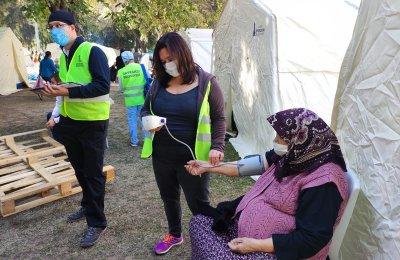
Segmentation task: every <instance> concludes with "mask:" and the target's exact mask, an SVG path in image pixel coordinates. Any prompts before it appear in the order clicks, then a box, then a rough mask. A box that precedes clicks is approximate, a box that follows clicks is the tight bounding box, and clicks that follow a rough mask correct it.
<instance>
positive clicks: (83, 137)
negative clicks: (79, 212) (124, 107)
mask: <svg viewBox="0 0 400 260" xmlns="http://www.w3.org/2000/svg"><path fill="white" fill-rule="evenodd" d="M107 128H108V120H101V121H78V120H73V119H70V118H67V117H63V116H61V117H60V123H59V133H60V137H61V140H62V143H63V144H64V146H65V148H66V150H67V154H68V158H69V160H70V162H71V164H72V167H74V170H75V175H76V178H77V179H78V182H79V185H81V187H82V202H81V205H82V207H84V208H85V209H86V221H87V224H88V225H89V226H91V227H106V226H107V220H106V217H105V215H104V195H105V183H106V177H105V176H104V174H103V160H104V150H105V147H106V137H107Z"/></svg>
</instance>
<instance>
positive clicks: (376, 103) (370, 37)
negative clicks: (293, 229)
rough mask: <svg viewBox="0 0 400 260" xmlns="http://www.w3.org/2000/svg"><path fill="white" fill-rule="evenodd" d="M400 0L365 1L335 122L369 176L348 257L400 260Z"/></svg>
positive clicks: (356, 165)
mask: <svg viewBox="0 0 400 260" xmlns="http://www.w3.org/2000/svg"><path fill="white" fill-rule="evenodd" d="M399 68H400V2H399V1H398V0H363V1H362V3H361V6H360V12H359V15H358V18H357V22H356V26H355V29H354V34H353V38H352V40H351V43H350V46H349V48H348V50H347V53H346V56H345V59H344V62H343V65H342V69H341V72H340V79H339V84H338V90H337V94H336V98H335V107H334V111H333V115H332V128H333V129H334V130H335V131H336V134H337V136H338V138H339V141H340V144H341V146H342V148H343V153H344V157H345V158H346V161H347V166H348V167H349V168H351V169H352V170H353V171H354V172H356V173H357V174H358V176H359V178H360V181H361V193H360V196H359V197H358V201H357V204H356V207H355V209H354V212H353V216H352V219H351V221H350V224H349V228H348V230H347V233H346V236H345V239H344V243H343V246H342V249H341V252H342V259H360V260H361V259H393V260H395V259H400V199H399V196H400V73H399Z"/></svg>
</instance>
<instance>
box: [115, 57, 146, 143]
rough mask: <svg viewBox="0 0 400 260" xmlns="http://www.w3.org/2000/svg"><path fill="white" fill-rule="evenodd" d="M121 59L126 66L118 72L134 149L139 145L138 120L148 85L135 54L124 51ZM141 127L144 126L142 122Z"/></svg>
mask: <svg viewBox="0 0 400 260" xmlns="http://www.w3.org/2000/svg"><path fill="white" fill-rule="evenodd" d="M121 58H122V60H123V62H124V63H125V66H124V67H123V68H122V69H120V70H118V82H119V89H120V90H122V91H123V93H124V101H125V106H126V111H127V114H128V126H129V135H130V144H131V146H133V147H136V146H137V145H138V142H139V140H138V125H137V124H138V123H137V121H138V119H139V115H140V111H141V110H142V107H143V103H144V98H145V93H144V90H145V86H146V83H147V80H146V77H145V73H144V71H143V70H142V66H140V64H137V63H135V62H134V56H133V53H132V52H130V51H124V52H123V53H121ZM139 121H140V126H141V128H143V126H142V121H141V120H140V119H139ZM142 135H143V139H144V138H145V137H146V132H145V131H143V132H142Z"/></svg>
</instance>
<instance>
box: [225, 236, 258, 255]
mask: <svg viewBox="0 0 400 260" xmlns="http://www.w3.org/2000/svg"><path fill="white" fill-rule="evenodd" d="M257 245H258V239H254V238H248V237H239V238H235V239H233V240H231V241H230V242H229V243H228V246H229V248H230V249H231V250H232V251H233V252H235V253H239V254H247V253H251V252H257V251H258V250H257Z"/></svg>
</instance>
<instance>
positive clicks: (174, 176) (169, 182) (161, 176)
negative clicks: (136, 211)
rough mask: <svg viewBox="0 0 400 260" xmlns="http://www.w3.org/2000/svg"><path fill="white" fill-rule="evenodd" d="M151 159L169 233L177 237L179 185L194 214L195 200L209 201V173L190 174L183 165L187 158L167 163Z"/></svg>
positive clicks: (179, 209)
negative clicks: (200, 175) (200, 174)
mask: <svg viewBox="0 0 400 260" xmlns="http://www.w3.org/2000/svg"><path fill="white" fill-rule="evenodd" d="M152 160H153V169H154V174H155V177H156V182H157V186H158V189H159V190H160V195H161V199H162V200H163V202H164V209H165V214H166V216H167V221H168V230H169V233H170V234H172V235H173V236H176V237H178V236H180V235H181V233H182V223H181V219H182V210H181V203H180V192H181V188H180V187H182V189H183V193H184V194H185V197H186V202H187V204H188V206H189V209H190V211H191V212H192V214H193V215H195V214H197V213H198V210H197V202H196V200H200V201H202V202H203V203H209V202H210V200H209V182H210V174H209V173H205V174H203V175H202V177H201V178H200V177H199V176H193V175H190V174H189V173H188V172H187V171H186V170H185V168H184V167H183V166H184V165H185V164H186V162H187V160H185V161H182V162H179V163H176V162H173V163H167V162H165V161H162V160H158V159H157V158H154V157H153V158H152Z"/></svg>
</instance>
